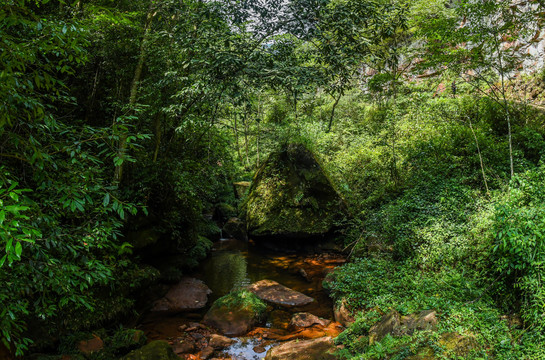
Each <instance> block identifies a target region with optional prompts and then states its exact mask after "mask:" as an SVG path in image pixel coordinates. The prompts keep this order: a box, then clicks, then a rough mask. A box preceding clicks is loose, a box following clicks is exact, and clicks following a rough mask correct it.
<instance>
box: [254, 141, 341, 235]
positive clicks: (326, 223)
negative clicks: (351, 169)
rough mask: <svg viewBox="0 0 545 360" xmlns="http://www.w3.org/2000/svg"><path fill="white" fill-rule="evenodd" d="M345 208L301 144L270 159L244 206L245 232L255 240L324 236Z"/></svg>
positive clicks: (293, 145)
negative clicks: (255, 237)
mask: <svg viewBox="0 0 545 360" xmlns="http://www.w3.org/2000/svg"><path fill="white" fill-rule="evenodd" d="M345 208H346V207H345V205H344V202H343V201H342V198H341V197H340V195H339V194H338V193H337V191H336V190H335V189H334V187H333V185H332V183H331V181H330V180H329V178H328V176H327V174H326V173H325V172H324V170H323V169H322V167H321V166H320V164H319V162H318V160H317V159H316V157H315V156H314V154H312V152H310V151H309V150H308V149H307V148H306V147H305V146H303V145H301V144H290V145H287V146H285V147H284V148H283V149H282V150H281V151H279V152H274V153H272V154H271V155H270V156H269V158H268V159H267V161H266V162H265V163H264V164H263V166H261V168H260V169H259V170H258V172H257V173H256V175H255V177H254V179H253V181H252V185H251V187H250V190H249V194H248V198H247V201H246V203H245V209H246V221H247V226H248V231H249V233H250V234H251V235H253V236H258V237H259V236H265V237H269V236H277V235H283V236H293V237H310V236H314V235H323V234H326V233H328V232H329V231H330V230H332V228H333V227H334V224H335V223H336V221H337V220H338V219H340V218H341V217H342V215H343V213H344V211H345V210H344V209H345Z"/></svg>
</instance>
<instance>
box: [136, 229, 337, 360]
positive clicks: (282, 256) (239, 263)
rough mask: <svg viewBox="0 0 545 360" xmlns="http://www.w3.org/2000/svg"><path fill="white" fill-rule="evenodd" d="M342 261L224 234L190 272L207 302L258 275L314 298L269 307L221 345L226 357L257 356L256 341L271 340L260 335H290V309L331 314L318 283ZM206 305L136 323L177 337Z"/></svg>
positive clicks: (152, 335) (153, 334)
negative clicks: (252, 327) (245, 331)
mask: <svg viewBox="0 0 545 360" xmlns="http://www.w3.org/2000/svg"><path fill="white" fill-rule="evenodd" d="M343 261H344V260H343V259H342V258H341V257H339V256H327V255H326V256H324V255H315V254H308V253H299V254H286V253H283V252H274V251H271V250H269V249H265V248H263V247H261V246H259V245H256V244H255V243H254V242H252V241H250V242H242V241H238V240H235V239H227V240H221V241H218V242H216V243H215V244H214V247H213V249H212V252H211V254H210V256H209V257H208V258H207V259H206V260H205V261H204V262H203V263H202V264H201V266H200V267H199V269H198V270H197V271H196V272H195V273H193V274H191V276H194V277H196V278H198V279H201V280H203V281H204V282H205V283H206V284H207V285H208V287H209V288H210V289H211V290H212V294H211V295H210V296H209V301H208V307H209V306H210V305H211V304H212V303H213V302H214V301H215V300H216V299H218V298H220V297H221V296H223V295H226V294H228V293H229V292H230V291H232V290H233V289H238V288H241V287H245V286H248V285H250V284H251V283H254V282H256V281H259V280H263V279H269V280H274V281H277V282H279V283H280V284H282V285H284V286H287V287H289V288H291V289H294V290H297V291H299V292H302V293H304V294H305V295H308V296H310V297H312V298H314V299H315V301H314V302H313V303H311V304H309V305H307V306H304V307H299V308H292V309H276V310H271V311H270V312H269V316H268V318H267V319H266V321H265V322H264V323H263V324H261V326H262V328H259V329H257V330H256V331H254V332H252V333H250V334H249V335H250V337H249V338H248V337H240V338H237V342H236V343H235V344H233V345H232V346H230V347H229V348H227V349H226V350H225V351H224V353H225V355H226V356H227V358H231V359H236V360H254V359H262V358H263V357H264V356H265V354H266V352H262V353H258V352H255V351H254V350H253V349H254V348H255V347H256V346H258V345H261V346H263V347H264V348H265V350H267V349H269V348H270V347H271V346H272V345H273V344H274V340H273V341H272V342H271V341H265V342H264V339H266V338H269V339H281V338H284V337H290V336H291V335H292V334H291V333H290V331H289V329H288V324H289V321H290V318H291V315H292V314H293V313H295V312H302V311H304V312H310V313H312V314H314V315H317V316H319V317H323V318H326V319H332V318H333V312H332V310H333V304H332V301H331V299H330V298H329V296H328V295H327V293H326V292H325V291H324V290H323V288H322V281H323V278H324V276H325V273H326V272H327V271H329V270H330V269H331V268H333V267H335V266H337V265H340V264H341V263H342V262H343ZM208 307H207V309H208ZM207 309H203V311H201V312H196V313H189V314H188V313H183V314H179V315H167V314H161V313H153V312H150V313H148V314H147V315H146V316H145V317H144V319H143V321H142V322H141V324H140V328H141V329H142V330H144V331H145V332H146V335H147V336H148V338H149V339H153V340H158V339H162V340H172V339H176V338H177V337H179V336H180V331H179V330H178V328H179V326H180V325H183V324H188V325H190V323H194V322H199V321H201V320H202V317H203V316H204V314H205V313H206V310H207ZM267 332H270V333H267ZM257 350H258V351H262V350H263V349H259V348H258V349H257Z"/></svg>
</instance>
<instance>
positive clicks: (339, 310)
mask: <svg viewBox="0 0 545 360" xmlns="http://www.w3.org/2000/svg"><path fill="white" fill-rule="evenodd" d="M333 315H334V316H335V321H336V322H338V323H341V324H342V325H343V326H345V327H348V326H350V325H351V324H353V323H354V321H356V319H354V316H352V312H351V311H350V309H349V307H348V302H347V301H346V299H342V300H341V301H340V302H339V303H338V304H335V305H333Z"/></svg>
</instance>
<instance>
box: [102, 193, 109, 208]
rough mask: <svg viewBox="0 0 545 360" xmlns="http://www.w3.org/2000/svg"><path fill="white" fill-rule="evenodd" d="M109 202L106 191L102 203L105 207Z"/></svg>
mask: <svg viewBox="0 0 545 360" xmlns="http://www.w3.org/2000/svg"><path fill="white" fill-rule="evenodd" d="M109 203H110V193H106V195H105V196H104V200H103V201H102V205H103V206H104V207H106V206H108V204H109Z"/></svg>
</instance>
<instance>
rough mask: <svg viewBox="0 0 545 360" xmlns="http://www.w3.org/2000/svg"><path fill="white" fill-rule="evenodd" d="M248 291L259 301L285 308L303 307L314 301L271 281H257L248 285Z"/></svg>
mask: <svg viewBox="0 0 545 360" xmlns="http://www.w3.org/2000/svg"><path fill="white" fill-rule="evenodd" d="M248 290H250V291H251V292H253V293H254V294H256V295H257V297H259V298H260V299H261V300H264V301H267V302H269V303H272V304H275V305H280V306H285V307H295V306H304V305H308V304H310V303H311V302H313V301H314V299H313V298H311V297H309V296H306V295H305V294H302V293H300V292H299V291H295V290H292V289H290V288H287V287H285V286H284V285H281V284H279V283H277V282H276V281H273V280H261V281H258V282H256V283H253V284H252V285H250V286H249V287H248Z"/></svg>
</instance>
